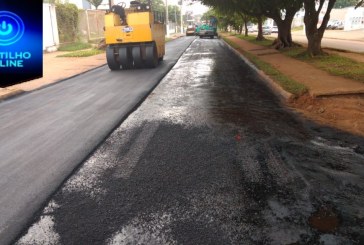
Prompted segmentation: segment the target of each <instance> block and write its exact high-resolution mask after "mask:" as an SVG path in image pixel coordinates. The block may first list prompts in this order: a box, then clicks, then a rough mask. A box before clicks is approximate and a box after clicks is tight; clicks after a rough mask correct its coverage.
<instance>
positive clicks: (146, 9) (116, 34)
mask: <svg viewBox="0 0 364 245" xmlns="http://www.w3.org/2000/svg"><path fill="white" fill-rule="evenodd" d="M164 23H165V14H164V13H161V12H154V11H152V5H151V3H150V0H149V1H148V2H147V3H141V2H139V1H131V2H130V6H129V7H128V8H126V4H125V3H124V2H122V3H119V4H117V5H113V6H111V7H110V10H109V11H107V13H106V14H105V32H104V33H105V42H106V45H107V47H106V60H107V64H108V66H109V68H110V69H111V70H118V69H133V68H145V67H146V68H154V67H156V66H157V65H158V63H159V62H160V61H162V60H163V56H164V54H165V35H166V26H165V24H164Z"/></svg>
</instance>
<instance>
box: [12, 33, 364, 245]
mask: <svg viewBox="0 0 364 245" xmlns="http://www.w3.org/2000/svg"><path fill="white" fill-rule="evenodd" d="M363 154H364V139H363V138H359V137H355V136H354V135H349V134H345V133H344V132H340V131H338V130H335V129H332V128H325V127H322V126H320V125H316V124H314V123H312V122H308V121H305V120H303V119H302V118H298V117H297V116H296V115H294V114H292V113H290V112H289V110H288V109H287V108H285V107H284V106H282V105H280V104H279V102H278V100H277V99H276V98H275V97H274V95H273V94H272V93H271V92H270V91H269V90H268V89H267V88H266V87H265V86H264V85H262V82H261V81H260V79H259V77H257V76H256V74H255V72H254V71H253V70H252V69H251V68H250V67H249V66H247V65H246V64H245V63H243V62H242V61H241V60H239V58H238V57H236V56H235V55H234V54H233V53H231V52H230V51H229V50H228V49H227V48H226V47H225V46H224V45H223V43H222V42H221V40H218V39H214V40H210V39H203V40H201V39H196V40H195V41H194V42H193V43H192V45H191V47H190V48H189V49H187V52H186V53H185V54H184V55H183V56H182V57H181V59H180V60H179V62H178V63H177V65H176V66H175V67H174V68H173V69H172V70H171V72H170V73H169V74H168V75H167V76H166V77H165V79H163V81H162V82H161V83H160V84H159V86H158V87H157V88H156V89H155V90H154V91H153V93H151V94H150V96H149V97H148V98H147V100H146V101H145V102H144V103H143V104H142V105H141V106H140V107H139V108H138V109H137V110H136V111H135V112H134V113H133V114H131V115H130V116H129V117H128V119H127V120H126V121H124V122H123V123H122V124H121V125H120V127H119V128H117V129H116V130H115V131H114V132H113V134H112V135H111V136H110V137H109V138H108V139H107V140H106V141H105V143H104V144H102V145H101V146H100V147H99V149H98V150H97V151H96V152H95V153H94V154H92V155H91V156H90V158H89V159H88V160H87V161H86V162H85V164H84V165H83V166H82V168H80V169H79V171H78V172H77V173H75V174H74V175H73V176H72V177H71V178H70V179H69V180H68V181H67V182H66V183H65V185H64V186H63V187H62V188H61V189H60V190H59V191H57V193H55V195H54V196H53V197H52V198H51V199H50V202H49V203H48V204H47V205H46V208H44V210H43V211H42V212H41V214H40V216H36V217H35V218H34V221H35V223H34V224H33V225H32V226H31V227H30V228H29V230H28V231H26V232H25V233H24V236H23V237H22V238H21V239H20V240H19V241H18V244H19V245H20V244H67V245H70V244H360V242H361V244H363V242H364V236H363V234H364V227H363V220H364V207H363V203H364V196H363V193H364V166H363V163H364V155H363Z"/></svg>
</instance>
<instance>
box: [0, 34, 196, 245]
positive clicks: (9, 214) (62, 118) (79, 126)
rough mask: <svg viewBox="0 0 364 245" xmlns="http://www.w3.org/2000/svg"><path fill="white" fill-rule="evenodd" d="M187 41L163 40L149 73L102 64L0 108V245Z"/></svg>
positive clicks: (146, 89)
mask: <svg viewBox="0 0 364 245" xmlns="http://www.w3.org/2000/svg"><path fill="white" fill-rule="evenodd" d="M193 40H194V38H193V37H191V38H180V39H177V40H174V41H172V42H169V43H167V46H166V56H165V59H164V61H163V63H162V64H161V65H160V66H159V67H158V68H156V69H150V70H128V71H117V72H111V71H110V70H109V68H108V67H107V66H103V67H101V68H98V69H95V70H93V71H90V72H87V73H84V74H82V75H80V76H77V77H74V78H72V79H69V80H66V81H63V82H60V83H58V84H55V85H53V86H49V87H47V88H44V89H41V90H38V91H34V92H31V93H28V94H24V95H21V96H19V97H16V98H13V99H10V100H8V101H3V102H1V103H0V244H7V243H9V242H10V241H11V240H12V239H14V236H15V235H17V234H18V233H19V232H20V230H21V229H22V228H23V227H24V225H25V223H26V222H29V218H31V217H32V216H33V215H34V212H35V211H36V210H38V209H39V208H40V206H41V205H42V204H43V203H44V202H45V201H46V199H47V198H48V197H49V196H50V194H51V193H52V192H54V191H55V190H56V188H57V187H58V186H59V185H60V184H61V183H62V181H64V179H65V178H66V177H67V176H69V175H70V174H71V172H72V171H73V170H74V169H75V168H76V167H77V166H78V165H79V164H80V163H81V162H82V161H83V160H84V159H85V158H86V157H87V156H88V155H89V154H90V153H91V152H92V151H93V150H94V149H95V147H96V146H97V145H98V144H99V143H100V142H101V141H102V139H104V138H105V137H106V136H107V135H108V134H109V133H111V131H112V129H114V128H115V127H116V126H117V125H118V124H119V123H120V121H121V120H123V119H124V118H125V117H126V116H127V115H128V114H129V113H130V111H131V110H133V108H135V107H136V106H137V105H138V104H139V103H140V102H141V101H142V100H143V99H144V98H145V96H146V95H147V94H148V93H149V92H150V91H151V89H152V88H154V87H155V86H156V85H157V84H158V82H159V81H160V80H161V79H162V77H163V76H164V75H165V74H166V73H167V72H168V71H169V70H170V69H171V68H172V66H173V65H174V64H175V63H176V62H177V60H178V59H179V57H180V56H181V55H182V53H183V52H184V51H185V49H186V48H187V47H188V46H189V45H190V43H191V42H192V41H193Z"/></svg>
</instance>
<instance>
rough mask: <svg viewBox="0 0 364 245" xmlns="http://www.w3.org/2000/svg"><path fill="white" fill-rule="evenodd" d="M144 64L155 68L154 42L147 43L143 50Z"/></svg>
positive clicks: (155, 53)
mask: <svg viewBox="0 0 364 245" xmlns="http://www.w3.org/2000/svg"><path fill="white" fill-rule="evenodd" d="M145 58H146V60H145V64H146V66H147V67H148V68H155V67H157V65H158V53H157V47H156V46H155V44H154V43H153V44H151V45H148V46H147V47H146V50H145Z"/></svg>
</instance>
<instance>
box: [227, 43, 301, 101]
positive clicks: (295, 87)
mask: <svg viewBox="0 0 364 245" xmlns="http://www.w3.org/2000/svg"><path fill="white" fill-rule="evenodd" d="M224 40H225V41H226V42H227V43H228V44H229V45H230V46H232V47H233V48H235V49H237V50H239V52H241V53H243V55H244V56H245V57H246V58H247V59H248V60H249V61H250V62H252V63H253V64H254V65H255V66H256V67H257V68H258V69H259V70H261V71H263V72H264V73H265V74H266V75H268V76H269V77H270V78H271V79H272V80H274V81H275V82H276V83H278V84H279V85H280V86H281V87H282V88H283V89H284V90H286V91H287V92H289V93H291V94H293V95H294V96H296V97H298V96H300V95H302V94H304V93H306V92H307V91H308V88H307V87H306V86H305V85H303V84H301V83H299V82H297V81H295V80H293V79H291V78H289V77H287V76H285V75H284V74H283V73H281V72H280V71H278V70H277V69H275V68H274V67H273V66H272V65H270V64H268V63H266V62H264V61H262V60H260V59H259V58H258V57H256V56H255V55H252V54H250V53H248V52H246V51H244V50H241V49H239V48H238V45H236V44H235V43H234V42H232V41H230V40H229V39H227V38H225V37H224Z"/></svg>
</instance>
